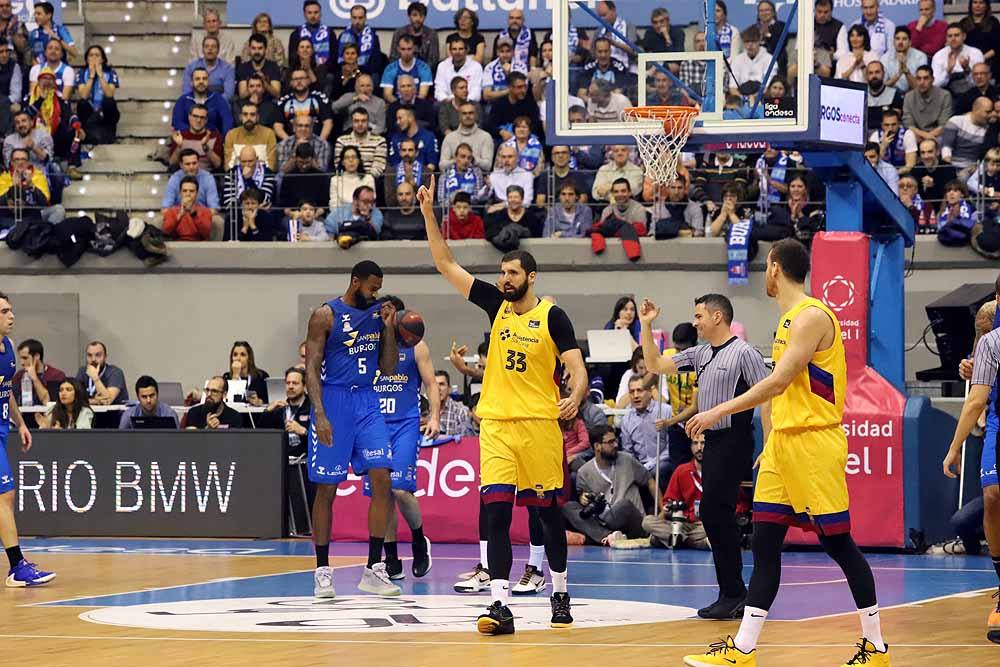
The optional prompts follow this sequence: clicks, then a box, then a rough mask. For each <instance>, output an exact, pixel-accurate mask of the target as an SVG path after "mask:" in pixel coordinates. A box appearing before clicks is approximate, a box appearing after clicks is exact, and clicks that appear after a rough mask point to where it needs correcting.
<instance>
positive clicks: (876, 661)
mask: <svg viewBox="0 0 1000 667" xmlns="http://www.w3.org/2000/svg"><path fill="white" fill-rule="evenodd" d="M856 646H857V647H858V652H857V653H855V654H854V657H853V658H851V659H850V660H848V661H847V662H845V663H844V664H843V665H841V666H840V667H851V666H852V665H868V666H869V667H889V645H888V644H886V645H885V650H884V651H876V650H875V644H872V643H871V642H870V641H868V640H867V639H865V638H863V637H862V639H861V641H860V642H858V643H857V644H856Z"/></svg>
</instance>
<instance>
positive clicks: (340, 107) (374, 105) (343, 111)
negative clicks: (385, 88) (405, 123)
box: [330, 74, 385, 134]
mask: <svg viewBox="0 0 1000 667" xmlns="http://www.w3.org/2000/svg"><path fill="white" fill-rule="evenodd" d="M330 108H331V109H333V112H334V113H336V114H338V116H343V118H344V120H343V121H342V122H341V128H340V129H341V131H343V132H348V131H350V129H351V122H352V121H351V114H352V113H353V112H354V110H355V109H364V110H365V111H367V112H368V122H369V123H370V124H371V127H372V132H374V133H375V134H382V133H383V132H385V101H384V100H383V99H382V98H381V97H378V96H377V95H375V84H374V83H373V82H372V78H371V76H370V75H368V74H362V75H361V76H359V77H358V80H357V83H356V85H355V87H354V92H351V93H344V94H343V95H341V96H340V98H338V99H336V100H334V101H333V103H332V104H331V105H330Z"/></svg>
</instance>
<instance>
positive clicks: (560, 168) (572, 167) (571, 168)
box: [549, 146, 594, 203]
mask: <svg viewBox="0 0 1000 667" xmlns="http://www.w3.org/2000/svg"><path fill="white" fill-rule="evenodd" d="M549 154H550V155H551V157H552V167H551V168H550V169H549V173H550V174H551V175H552V176H551V178H552V182H553V191H554V192H555V193H556V196H557V197H558V196H559V192H560V191H561V190H562V186H563V185H572V186H573V189H574V190H576V192H577V197H578V201H580V202H581V203H587V202H588V201H590V194H589V193H590V188H591V187H593V185H594V182H593V177H592V176H589V175H588V174H586V173H581V165H580V164H579V162H578V161H577V159H576V156H575V155H574V154H573V152H572V148H571V147H570V146H553V147H552V150H551V151H550V153H549Z"/></svg>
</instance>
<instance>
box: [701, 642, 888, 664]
mask: <svg viewBox="0 0 1000 667" xmlns="http://www.w3.org/2000/svg"><path fill="white" fill-rule="evenodd" d="M684 664H685V665H688V666H689V667H714V665H724V666H725V667H757V649H753V650H752V651H750V652H749V653H744V652H743V651H741V650H739V649H738V648H736V644H735V643H733V638H732V637H726V641H722V642H715V643H714V644H712V645H711V646H709V647H708V653H705V654H703V655H686V656H684ZM886 664H888V663H886Z"/></svg>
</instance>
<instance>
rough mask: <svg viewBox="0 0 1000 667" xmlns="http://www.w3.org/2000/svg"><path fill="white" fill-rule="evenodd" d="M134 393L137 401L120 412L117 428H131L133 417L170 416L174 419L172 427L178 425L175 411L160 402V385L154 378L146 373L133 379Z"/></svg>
mask: <svg viewBox="0 0 1000 667" xmlns="http://www.w3.org/2000/svg"><path fill="white" fill-rule="evenodd" d="M135 395H136V398H138V399H139V402H138V403H136V404H135V405H133V406H132V407H130V408H129V409H128V410H126V411H125V412H123V413H122V418H121V421H120V422H119V424H118V429H119V430H122V431H130V430H132V428H133V426H132V418H133V417H170V418H171V419H173V420H174V428H177V427H178V425H179V424H180V420H178V419H177V413H176V412H174V410H173V408H171V407H170V406H169V405H164V404H163V403H160V385H158V384H157V383H156V380H155V379H153V378H152V377H150V376H148V375H143V376H141V377H140V378H139V379H138V380H136V381H135Z"/></svg>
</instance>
